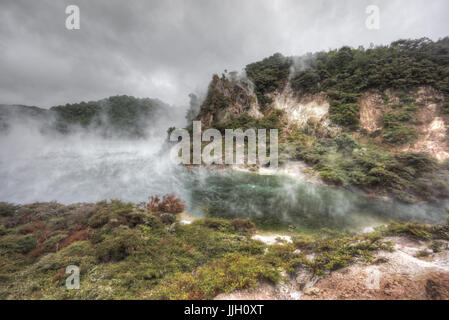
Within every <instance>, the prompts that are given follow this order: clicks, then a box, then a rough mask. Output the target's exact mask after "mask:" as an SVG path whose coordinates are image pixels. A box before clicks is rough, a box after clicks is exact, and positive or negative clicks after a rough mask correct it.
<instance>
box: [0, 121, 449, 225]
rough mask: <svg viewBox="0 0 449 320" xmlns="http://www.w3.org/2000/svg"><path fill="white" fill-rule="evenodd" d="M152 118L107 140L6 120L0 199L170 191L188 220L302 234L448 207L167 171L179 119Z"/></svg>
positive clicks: (261, 178) (422, 215) (424, 215)
mask: <svg viewBox="0 0 449 320" xmlns="http://www.w3.org/2000/svg"><path fill="white" fill-rule="evenodd" d="M181 115H182V116H176V117H170V116H168V117H166V118H158V119H154V121H151V122H150V123H149V124H148V128H147V130H148V131H147V132H148V134H147V135H146V137H145V138H142V139H130V138H128V137H121V136H115V137H114V138H110V137H109V138H106V137H105V136H104V135H103V134H101V132H98V131H96V129H95V128H88V129H87V130H86V129H83V128H77V129H76V130H75V129H73V128H72V130H71V131H70V134H66V135H63V134H60V133H57V132H56V131H54V130H53V131H52V130H49V129H48V128H49V127H51V125H52V120H48V119H47V120H42V119H36V117H34V118H32V117H15V118H14V117H12V118H10V119H8V128H7V130H6V132H5V131H4V132H2V133H1V134H0V148H1V153H0V181H2V183H1V184H0V201H5V202H11V203H21V204H24V203H32V202H36V201H40V202H42V201H58V202H61V203H65V204H70V203H77V202H96V201H99V200H104V199H120V200H123V201H131V202H135V203H138V202H141V201H145V200H146V199H147V197H148V196H149V195H153V194H159V195H162V194H168V193H174V194H175V195H176V196H178V197H181V198H182V199H183V200H185V201H186V202H187V206H188V209H187V210H188V212H189V214H191V215H195V216H203V215H204V214H205V212H206V211H209V212H210V213H212V214H213V215H216V216H222V217H228V218H236V217H240V218H244V217H247V218H252V219H256V220H257V219H259V221H276V222H281V223H288V224H292V225H295V226H299V227H305V228H321V227H335V228H359V227H362V226H368V225H373V224H379V223H384V222H387V221H388V220H390V219H395V220H397V219H402V220H419V221H425V222H440V221H443V219H444V218H445V217H446V216H447V214H446V212H445V208H446V207H447V206H448V205H449V204H448V203H447V202H446V203H441V204H438V205H426V204H422V205H405V204H401V203H397V202H386V201H376V200H372V199H367V198H365V197H363V196H362V195H359V194H357V193H354V192H349V191H345V190H342V189H338V188H333V187H328V186H323V185H317V184H313V183H309V182H306V181H305V180H301V179H299V178H298V177H295V178H291V177H289V176H285V175H279V174H275V175H271V176H270V175H257V174H252V173H244V172H237V171H231V170H225V171H211V170H207V169H205V168H199V169H187V168H185V167H183V166H175V165H172V164H171V162H170V160H169V155H168V153H167V152H163V150H165V145H164V143H165V141H166V134H167V133H166V131H167V130H166V129H167V128H168V127H170V126H176V125H177V126H179V127H181V126H182V125H183V124H184V123H185V118H184V115H183V114H181Z"/></svg>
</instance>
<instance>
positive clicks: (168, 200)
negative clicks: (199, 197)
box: [145, 194, 186, 213]
mask: <svg viewBox="0 0 449 320" xmlns="http://www.w3.org/2000/svg"><path fill="white" fill-rule="evenodd" d="M149 200H150V201H149V202H148V203H146V204H145V206H146V208H147V210H148V211H151V212H165V213H181V212H182V211H184V209H185V208H186V205H185V203H184V202H183V201H182V200H181V199H180V198H177V197H176V196H175V195H173V194H169V195H165V196H163V197H162V200H161V199H160V198H159V196H151V197H150V198H149Z"/></svg>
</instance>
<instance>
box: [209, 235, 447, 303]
mask: <svg viewBox="0 0 449 320" xmlns="http://www.w3.org/2000/svg"><path fill="white" fill-rule="evenodd" d="M386 240H387V241H388V240H389V241H391V242H392V243H393V244H394V251H393V252H386V251H382V252H379V253H378V254H377V256H376V259H375V261H374V262H373V263H372V264H364V263H355V264H353V265H351V266H349V267H346V268H343V269H341V270H338V271H334V272H331V273H330V274H328V275H325V276H323V277H320V278H312V276H311V274H310V273H308V272H307V271H305V270H299V271H298V272H297V274H296V275H295V276H294V277H289V278H288V281H287V282H286V283H281V284H278V285H276V286H274V285H272V284H268V283H263V284H261V285H260V286H258V287H257V288H254V289H249V290H239V291H235V292H232V293H230V294H220V295H218V296H217V297H216V299H219V300H228V299H236V300H240V299H248V300H260V299H275V300H291V299H293V300H298V299H299V300H353V299H363V300H373V299H382V300H401V299H412V300H426V299H438V300H440V299H444V300H447V299H449V250H448V249H449V243H448V242H444V243H443V250H442V251H441V252H439V253H433V252H432V251H431V250H430V249H428V246H429V244H430V243H429V242H422V241H413V240H410V239H407V238H402V237H390V238H387V239H386ZM422 252H427V254H428V255H427V254H426V255H425V256H426V257H423V258H420V257H419V256H420V253H422Z"/></svg>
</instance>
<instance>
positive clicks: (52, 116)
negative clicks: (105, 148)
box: [0, 96, 170, 138]
mask: <svg viewBox="0 0 449 320" xmlns="http://www.w3.org/2000/svg"><path fill="white" fill-rule="evenodd" d="M169 109H170V106H168V105H167V104H165V103H163V102H162V101H160V100H157V99H149V98H146V99H139V98H135V97H131V96H114V97H109V98H106V99H102V100H99V101H89V102H80V103H74V104H66V105H64V106H55V107H52V108H50V109H42V108H38V107H28V106H16V105H12V106H9V105H0V130H1V131H3V132H7V131H8V128H10V126H11V125H14V124H21V123H22V124H26V123H28V124H29V123H30V122H34V123H35V124H37V125H38V126H39V129H40V130H41V132H46V133H51V132H57V133H62V134H68V133H73V132H77V131H80V130H82V131H86V130H90V131H95V132H97V133H100V134H101V135H103V136H106V137H110V136H122V137H131V138H138V137H144V136H145V135H146V133H147V131H148V127H149V126H151V125H152V124H153V125H154V122H157V121H160V120H164V122H165V121H167V119H168V118H169V112H168V110H169ZM152 122H153V123H152Z"/></svg>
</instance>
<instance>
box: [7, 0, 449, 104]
mask: <svg viewBox="0 0 449 320" xmlns="http://www.w3.org/2000/svg"><path fill="white" fill-rule="evenodd" d="M70 4H75V5H78V6H79V8H80V11H81V29H80V30H67V29H66V28H65V20H66V18H67V15H66V14H65V8H66V6H67V5H70ZM370 4H376V5H378V6H379V8H380V18H381V19H380V30H369V29H367V28H366V27H365V20H366V18H367V16H368V15H367V14H366V13H365V8H366V6H368V5H370ZM448 12H449V1H447V0H385V1H381V0H377V1H374V0H367V1H364V0H347V1H346V0H338V1H336V0H327V1H324V0H323V1H320V0H310V1H305V0H146V1H144V0H132V1H122V0H0V103H8V104H28V105H37V106H41V107H49V106H52V105H57V104H65V103H67V102H79V101H88V100H97V99H101V98H104V97H108V96H111V95H116V94H128V95H134V96H137V97H152V98H160V99H161V100H163V101H166V102H168V103H170V104H174V105H186V104H187V103H188V97H187V95H188V94H189V93H190V92H197V91H201V90H202V91H204V90H205V89H206V88H207V84H208V82H209V80H210V79H211V75H212V74H213V73H221V72H222V71H223V70H224V69H228V70H229V71H231V70H242V69H243V68H244V66H245V65H246V64H247V63H250V62H254V61H257V60H260V59H262V58H264V57H266V56H269V55H271V54H273V53H275V52H281V53H282V54H284V55H301V54H304V53H307V52H313V51H317V50H327V49H329V48H338V47H340V46H343V45H350V46H354V47H357V46H359V45H365V46H369V44H370V43H371V42H372V43H374V44H387V43H389V42H391V41H394V40H397V39H399V38H418V37H429V38H431V39H432V40H437V39H438V38H440V37H444V36H448V35H449V32H448V31H449V19H448V18H447V14H448Z"/></svg>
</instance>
